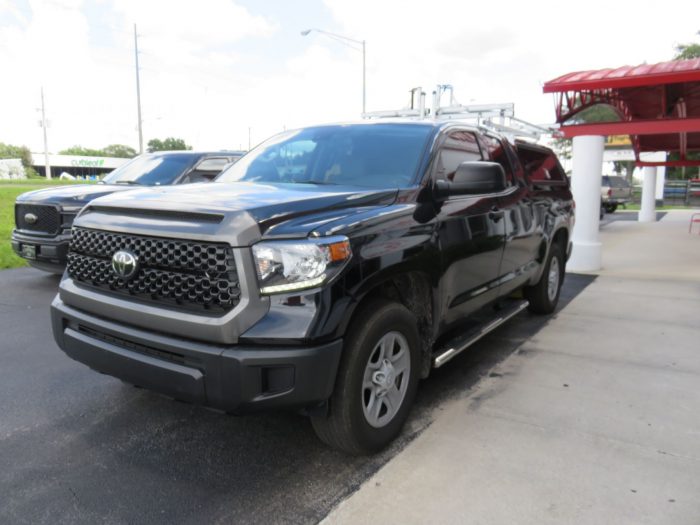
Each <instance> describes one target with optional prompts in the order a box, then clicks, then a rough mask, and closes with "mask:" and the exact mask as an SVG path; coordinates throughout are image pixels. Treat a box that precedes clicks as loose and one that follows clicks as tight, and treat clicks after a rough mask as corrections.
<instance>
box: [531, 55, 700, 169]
mask: <svg viewBox="0 0 700 525" xmlns="http://www.w3.org/2000/svg"><path fill="white" fill-rule="evenodd" d="M543 90H544V92H545V93H555V94H556V95H555V101H556V115H557V122H558V123H559V124H562V126H561V131H562V133H563V134H564V136H565V137H575V136H579V135H630V138H631V140H632V145H633V147H634V151H635V157H636V159H637V165H638V166H698V165H700V161H697V160H689V159H688V158H687V154H688V152H690V151H700V59H691V60H674V61H671V62H662V63H660V64H652V65H647V64H643V65H641V66H634V67H633V66H623V67H619V68H617V69H599V70H594V71H579V72H576V73H569V74H566V75H562V76H561V77H559V78H555V79H554V80H550V81H549V82H546V83H545V84H544V89H543ZM596 104H608V105H609V106H611V107H612V108H614V109H615V111H616V112H617V114H618V115H619V117H620V121H619V122H596V123H590V124H586V123H582V124H569V125H566V124H564V123H565V122H566V121H568V120H569V119H571V118H572V117H574V116H575V115H576V114H578V113H580V112H581V111H583V110H584V109H587V108H589V107H591V106H594V105H596ZM647 151H668V152H678V153H679V156H680V160H678V161H671V162H643V161H640V160H639V155H640V153H642V152H647Z"/></svg>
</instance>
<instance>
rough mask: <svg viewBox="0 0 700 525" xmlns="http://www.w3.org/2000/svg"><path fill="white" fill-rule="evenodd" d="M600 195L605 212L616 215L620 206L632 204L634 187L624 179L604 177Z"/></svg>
mask: <svg viewBox="0 0 700 525" xmlns="http://www.w3.org/2000/svg"><path fill="white" fill-rule="evenodd" d="M600 195H601V199H602V201H603V208H604V209H605V211H606V212H607V213H615V210H617V207H618V206H619V205H620V204H622V205H623V206H624V205H625V204H629V203H630V202H632V185H631V184H630V183H629V182H627V180H625V179H624V178H623V177H616V176H612V175H603V181H602V185H601V189H600Z"/></svg>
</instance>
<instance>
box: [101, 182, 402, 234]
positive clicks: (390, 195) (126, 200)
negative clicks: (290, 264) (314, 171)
mask: <svg viewBox="0 0 700 525" xmlns="http://www.w3.org/2000/svg"><path fill="white" fill-rule="evenodd" d="M397 192H398V190H397V189H389V190H387V189H381V190H377V189H368V188H358V187H356V186H332V185H328V186H325V185H313V184H259V183H251V182H235V183H214V184H211V183H202V184H189V185H186V186H170V187H163V188H150V189H142V190H132V191H130V192H128V193H124V194H114V195H110V196H107V197H102V198H100V199H98V200H95V201H93V202H92V203H91V205H90V207H89V211H91V212H93V211H94V212H109V211H110V208H111V209H118V210H120V212H121V213H123V214H125V215H129V211H130V210H131V211H133V212H134V213H136V214H138V213H139V212H142V213H143V212H145V211H154V210H155V211H160V212H174V213H177V212H179V213H185V214H198V215H201V214H210V215H214V216H223V217H224V218H228V219H230V218H232V217H234V216H238V215H241V214H247V215H248V216H249V217H250V218H251V219H252V220H253V221H255V223H257V224H258V226H259V228H260V231H261V233H264V232H265V231H267V230H268V229H271V228H272V227H275V226H277V227H276V228H274V229H275V230H283V231H284V232H285V233H284V234H285V235H293V234H294V232H292V231H289V230H290V229H289V228H282V223H286V222H288V221H289V222H293V223H298V224H299V226H300V229H304V228H306V229H311V225H316V226H317V225H318V224H319V223H323V222H326V221H332V220H336V219H337V218H338V217H339V216H341V215H344V214H347V213H352V212H353V211H356V210H358V209H366V208H367V207H375V206H387V205H389V204H391V203H392V202H394V200H395V199H396V195H397ZM114 211H115V212H116V210H114ZM292 229H294V228H292ZM280 233H281V232H280ZM299 233H301V232H299Z"/></svg>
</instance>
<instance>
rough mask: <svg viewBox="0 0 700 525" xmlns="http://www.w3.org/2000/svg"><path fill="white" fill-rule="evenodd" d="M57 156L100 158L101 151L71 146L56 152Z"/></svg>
mask: <svg viewBox="0 0 700 525" xmlns="http://www.w3.org/2000/svg"><path fill="white" fill-rule="evenodd" d="M58 154H59V155H82V156H83V157H102V156H103V155H102V150H100V149H92V148H84V147H83V146H71V147H70V148H66V149H63V150H61V151H59V152H58Z"/></svg>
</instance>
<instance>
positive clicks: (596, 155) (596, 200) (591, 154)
mask: <svg viewBox="0 0 700 525" xmlns="http://www.w3.org/2000/svg"><path fill="white" fill-rule="evenodd" d="M604 145H605V137H598V136H595V137H574V148H573V171H572V174H571V191H572V193H573V194H574V201H576V224H575V226H574V233H573V235H572V236H571V240H572V241H573V251H572V252H571V259H569V262H568V263H567V269H568V270H572V271H575V272H577V271H578V272H594V271H597V270H600V267H601V244H600V241H599V240H598V228H599V227H600V187H601V178H602V172H603V147H604Z"/></svg>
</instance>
